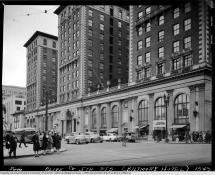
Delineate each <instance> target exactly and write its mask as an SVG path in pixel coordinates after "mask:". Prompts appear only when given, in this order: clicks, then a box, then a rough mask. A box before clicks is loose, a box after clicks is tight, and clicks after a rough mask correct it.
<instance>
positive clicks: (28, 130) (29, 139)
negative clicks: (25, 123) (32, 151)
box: [14, 128, 36, 143]
mask: <svg viewBox="0 0 215 175" xmlns="http://www.w3.org/2000/svg"><path fill="white" fill-rule="evenodd" d="M14 132H15V135H16V137H17V139H18V142H20V140H21V135H22V134H23V132H25V143H32V137H33V136H34V134H35V133H36V129H35V128H18V129H14Z"/></svg>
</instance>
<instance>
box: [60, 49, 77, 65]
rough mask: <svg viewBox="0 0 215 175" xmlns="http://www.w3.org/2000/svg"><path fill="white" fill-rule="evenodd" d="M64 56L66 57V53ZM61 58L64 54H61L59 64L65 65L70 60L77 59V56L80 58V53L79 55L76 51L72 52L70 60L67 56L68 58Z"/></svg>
mask: <svg viewBox="0 0 215 175" xmlns="http://www.w3.org/2000/svg"><path fill="white" fill-rule="evenodd" d="M65 55H66V53H65ZM63 56H64V54H62V58H61V59H60V64H61V65H63V64H65V63H66V61H70V60H72V59H75V58H77V57H78V56H80V53H79V50H76V51H74V52H73V55H72V58H71V55H68V57H66V56H65V57H63Z"/></svg>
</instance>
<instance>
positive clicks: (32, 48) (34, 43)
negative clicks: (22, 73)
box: [28, 38, 57, 52]
mask: <svg viewBox="0 0 215 175" xmlns="http://www.w3.org/2000/svg"><path fill="white" fill-rule="evenodd" d="M43 45H44V46H47V39H46V38H43ZM36 46H37V40H35V41H34V42H33V43H32V44H31V45H30V46H28V52H31V51H32V50H34V49H35V48H37V47H36ZM52 47H53V48H56V47H57V46H56V41H52Z"/></svg>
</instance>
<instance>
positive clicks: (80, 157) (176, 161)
mask: <svg viewBox="0 0 215 175" xmlns="http://www.w3.org/2000/svg"><path fill="white" fill-rule="evenodd" d="M62 147H63V148H65V149H67V151H64V152H60V153H53V154H51V155H46V156H42V155H41V156H40V157H39V158H37V157H34V156H26V157H22V158H18V159H5V160H4V162H5V165H17V166H18V165H26V166H27V165H40V166H44V165H76V166H78V165H82V166H85V165H86V166H96V165H107V166H146V165H171V166H173V165H178V166H180V165H182V166H186V165H187V164H188V165H196V164H208V165H209V163H210V162H211V144H165V143H147V142H141V143H127V146H126V147H122V144H121V143H118V142H117V143H115V142H114V143H113V142H104V143H90V144H82V145H75V144H65V143H64V142H62ZM23 149H24V148H23ZM26 149H31V150H32V147H31V148H30V146H29V147H28V148H26ZM29 151H30V150H29ZM32 152H33V151H32Z"/></svg>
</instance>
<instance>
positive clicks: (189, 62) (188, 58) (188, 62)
mask: <svg viewBox="0 0 215 175" xmlns="http://www.w3.org/2000/svg"><path fill="white" fill-rule="evenodd" d="M191 65H192V55H191V54H189V55H186V56H184V67H190V66H191Z"/></svg>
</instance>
